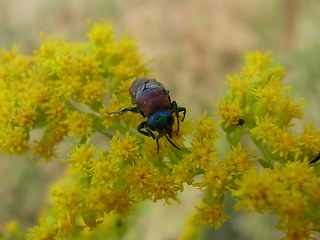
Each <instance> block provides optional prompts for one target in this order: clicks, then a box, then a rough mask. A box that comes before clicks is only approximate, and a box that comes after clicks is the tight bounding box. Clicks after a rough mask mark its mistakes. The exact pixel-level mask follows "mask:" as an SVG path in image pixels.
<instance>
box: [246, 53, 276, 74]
mask: <svg viewBox="0 0 320 240" xmlns="http://www.w3.org/2000/svg"><path fill="white" fill-rule="evenodd" d="M271 54H272V53H271V52H268V53H267V54H262V53H260V52H259V51H255V52H249V53H247V54H246V55H245V59H246V64H245V66H244V67H243V68H242V72H243V73H244V74H245V75H246V76H248V77H249V78H252V77H254V76H256V75H257V74H259V73H260V72H261V71H263V70H264V69H265V68H267V67H268V66H269V64H270V60H269V56H271Z"/></svg>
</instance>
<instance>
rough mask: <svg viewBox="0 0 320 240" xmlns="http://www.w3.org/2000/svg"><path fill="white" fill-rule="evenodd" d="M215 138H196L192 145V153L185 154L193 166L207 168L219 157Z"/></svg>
mask: <svg viewBox="0 0 320 240" xmlns="http://www.w3.org/2000/svg"><path fill="white" fill-rule="evenodd" d="M214 143H215V140H213V139H207V138H204V139H201V140H197V139H194V140H193V141H192V142H191V143H190V145H191V149H190V150H191V153H190V154H187V155H184V158H185V159H186V160H187V161H189V162H190V164H191V166H192V167H193V168H202V169H205V168H206V167H209V166H211V165H212V164H213V162H214V161H215V159H216V157H217V153H216V149H215V147H214Z"/></svg>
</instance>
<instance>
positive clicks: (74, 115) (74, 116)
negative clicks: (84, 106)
mask: <svg viewBox="0 0 320 240" xmlns="http://www.w3.org/2000/svg"><path fill="white" fill-rule="evenodd" d="M64 123H65V124H66V125H67V126H68V130H69V134H70V135H72V136H75V137H77V138H82V137H86V136H89V135H91V133H92V119H91V118H90V117H89V115H87V114H82V113H78V112H75V111H74V112H71V113H70V114H68V116H67V118H66V120H65V121H64Z"/></svg>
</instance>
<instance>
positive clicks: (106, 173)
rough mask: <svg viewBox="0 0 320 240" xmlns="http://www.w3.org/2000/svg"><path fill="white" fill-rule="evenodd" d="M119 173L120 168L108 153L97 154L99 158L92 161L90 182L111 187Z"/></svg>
mask: <svg viewBox="0 0 320 240" xmlns="http://www.w3.org/2000/svg"><path fill="white" fill-rule="evenodd" d="M119 173H120V168H119V166H118V163H117V162H116V161H113V159H111V157H110V155H103V154H102V153H100V154H99V159H98V160H96V161H92V168H91V174H92V177H91V184H100V185H103V186H105V187H112V186H113V184H114V183H115V181H116V180H117V178H116V176H118V174H119Z"/></svg>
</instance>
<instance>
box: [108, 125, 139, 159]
mask: <svg viewBox="0 0 320 240" xmlns="http://www.w3.org/2000/svg"><path fill="white" fill-rule="evenodd" d="M138 143H139V142H138V139H137V138H136V137H135V136H131V135H129V132H127V133H126V134H125V137H121V136H120V132H119V131H117V135H116V136H113V137H112V140H111V141H110V156H111V157H112V159H113V161H119V162H128V163H131V162H134V161H135V160H136V158H137V157H138V156H139V144H138Z"/></svg>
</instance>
